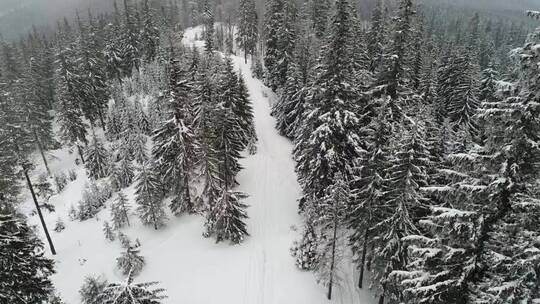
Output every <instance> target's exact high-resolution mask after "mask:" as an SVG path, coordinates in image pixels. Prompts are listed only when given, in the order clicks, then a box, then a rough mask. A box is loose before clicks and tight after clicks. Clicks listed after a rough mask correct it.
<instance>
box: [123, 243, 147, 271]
mask: <svg viewBox="0 0 540 304" xmlns="http://www.w3.org/2000/svg"><path fill="white" fill-rule="evenodd" d="M144 264H145V261H144V257H142V256H141V255H139V248H138V247H137V246H129V247H128V248H126V251H124V252H123V253H122V255H121V256H120V257H119V258H117V259H116V266H117V267H118V269H120V271H122V273H123V274H124V275H128V274H130V273H131V275H133V276H136V275H138V274H139V273H140V272H141V270H142V268H143V267H144Z"/></svg>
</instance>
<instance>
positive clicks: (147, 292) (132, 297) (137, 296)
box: [98, 274, 166, 304]
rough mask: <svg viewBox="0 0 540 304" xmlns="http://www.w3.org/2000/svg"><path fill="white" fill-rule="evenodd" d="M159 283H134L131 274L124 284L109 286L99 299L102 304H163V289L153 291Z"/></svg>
mask: <svg viewBox="0 0 540 304" xmlns="http://www.w3.org/2000/svg"><path fill="white" fill-rule="evenodd" d="M157 284H158V282H147V283H133V275H132V274H129V275H128V277H127V279H126V281H125V282H123V283H112V284H109V285H108V286H107V287H106V288H105V289H104V290H103V292H102V293H101V295H100V296H99V297H98V300H99V301H100V303H102V304H161V300H162V299H164V298H166V296H165V295H163V293H164V292H165V290H164V289H163V288H156V289H151V288H152V287H153V286H155V285H157Z"/></svg>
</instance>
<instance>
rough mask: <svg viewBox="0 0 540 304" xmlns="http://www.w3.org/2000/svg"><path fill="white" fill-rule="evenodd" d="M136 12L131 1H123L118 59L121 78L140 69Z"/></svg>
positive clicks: (139, 41)
mask: <svg viewBox="0 0 540 304" xmlns="http://www.w3.org/2000/svg"><path fill="white" fill-rule="evenodd" d="M138 17H139V16H138V12H137V11H136V10H135V8H134V6H133V3H132V1H131V0H124V23H123V24H122V25H123V26H122V30H121V32H120V33H119V34H120V36H117V37H116V38H117V39H118V37H119V39H120V41H121V42H120V43H121V47H120V58H121V63H122V66H121V69H122V73H123V76H124V77H126V76H130V75H131V73H132V71H133V69H136V70H137V71H138V70H139V68H140V58H141V40H140V30H139V27H138V25H137V21H138V20H137V18H138Z"/></svg>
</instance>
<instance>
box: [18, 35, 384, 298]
mask: <svg viewBox="0 0 540 304" xmlns="http://www.w3.org/2000/svg"><path fill="white" fill-rule="evenodd" d="M198 33H200V28H195V29H191V30H188V31H187V32H186V37H185V40H186V41H185V42H186V43H187V44H190V45H191V44H196V45H197V46H201V43H202V42H200V41H194V37H195V36H200V35H199V34H198ZM233 61H234V63H235V65H236V67H237V69H239V70H241V71H242V73H243V76H244V77H245V80H246V85H247V87H248V89H249V93H250V96H251V100H252V102H253V105H254V114H255V123H256V130H257V135H258V137H259V142H258V152H257V154H256V155H253V156H247V157H246V158H244V159H242V161H241V163H242V165H243V167H244V169H243V170H242V171H241V172H240V174H239V176H238V181H239V183H240V186H239V190H240V191H243V192H246V193H247V194H249V198H248V199H247V203H248V204H249V205H250V207H249V208H248V210H247V211H248V215H249V217H250V218H249V220H248V231H249V232H250V234H251V236H250V237H249V238H247V239H246V241H245V242H244V243H243V244H241V245H238V246H231V245H229V244H225V243H221V244H215V243H214V241H213V239H205V238H203V237H202V232H203V224H204V219H203V218H202V217H200V216H181V217H174V216H169V221H168V222H167V226H166V227H165V228H163V229H161V230H158V231H155V230H153V229H152V228H150V227H144V226H142V225H141V223H140V221H139V220H138V219H137V218H136V216H135V215H132V216H131V218H130V219H131V222H132V226H131V227H129V228H126V229H123V232H124V233H125V234H127V235H128V236H129V237H130V238H131V239H135V238H138V239H139V240H140V242H141V244H142V247H141V254H142V255H143V256H144V257H145V259H146V266H145V268H144V269H143V271H142V272H141V274H140V275H139V276H138V277H137V278H136V279H135V280H136V281H137V282H142V281H159V282H160V287H163V288H165V289H166V290H167V295H168V299H166V300H165V301H164V304H233V303H234V304H323V303H329V301H327V300H326V297H325V292H326V290H325V288H324V287H322V286H320V285H318V284H317V283H316V280H315V277H314V275H313V273H310V272H302V271H299V270H297V268H296V266H295V265H294V260H293V258H292V257H291V256H290V253H289V248H290V246H291V244H292V242H293V241H294V240H295V239H297V238H298V234H299V232H297V231H294V229H293V227H296V228H298V230H300V229H301V222H302V221H301V218H300V217H299V216H298V214H297V202H296V200H297V199H298V197H299V196H300V188H299V185H298V183H297V180H296V175H295V172H294V162H293V160H292V158H291V151H292V144H291V142H290V141H289V140H287V139H286V138H284V137H282V136H280V135H279V134H278V132H277V130H276V129H275V127H274V125H275V121H274V119H273V118H272V117H271V116H270V105H269V99H268V98H267V97H265V96H264V95H263V92H265V91H268V89H266V88H265V87H264V86H263V85H262V84H261V82H260V81H258V80H256V79H253V78H252V77H251V71H250V69H249V65H246V64H244V62H243V58H240V57H233ZM53 154H54V156H55V157H54V159H52V158H51V169H52V171H53V172H59V171H64V172H65V171H67V170H68V169H71V168H75V169H76V170H77V173H78V175H79V178H78V179H77V180H76V181H75V182H72V183H70V184H69V185H68V186H67V187H66V189H65V190H64V191H63V192H62V193H61V194H59V195H55V196H53V197H52V198H51V200H50V202H51V203H52V204H54V205H55V206H56V208H57V211H56V212H55V213H47V212H46V213H45V217H46V221H47V223H48V226H49V227H50V228H51V229H52V227H54V223H55V221H56V219H57V218H58V217H61V218H62V219H63V220H64V222H65V223H66V230H65V231H63V232H62V233H56V232H52V237H53V240H54V242H55V245H56V247H57V251H58V255H57V256H55V257H54V259H55V260H56V270H57V274H56V275H54V276H53V281H54V284H55V286H56V288H57V289H58V291H59V292H60V294H61V295H62V297H63V299H64V300H65V302H66V303H69V304H78V303H80V298H79V295H78V290H79V288H80V286H81V285H82V283H83V278H84V276H86V275H90V274H95V275H96V274H97V275H100V274H101V275H103V276H104V277H106V278H107V279H108V280H109V281H110V282H117V281H122V280H124V277H123V276H122V275H121V274H120V273H119V272H118V270H116V258H117V257H118V256H119V255H120V252H121V250H122V249H121V247H120V244H119V242H118V241H115V242H112V243H111V242H108V241H106V240H105V238H104V237H103V233H102V226H103V221H104V220H108V219H109V209H106V210H104V211H102V212H100V213H99V214H98V217H97V218H96V219H91V220H88V221H85V222H82V223H81V222H71V221H69V220H68V218H67V212H68V210H69V207H70V206H71V205H72V204H76V203H77V201H79V200H80V198H81V193H82V190H83V189H84V185H85V183H86V182H87V178H86V177H85V174H84V169H83V168H82V167H80V166H75V164H74V158H75V155H74V154H68V153H67V151H66V150H65V149H64V150H60V151H55V152H53ZM124 192H125V193H126V194H127V195H128V198H129V200H130V203H131V204H132V205H134V193H133V192H134V189H133V187H130V188H128V189H126V190H124ZM113 199H114V197H113ZM24 206H25V209H27V210H28V211H29V210H32V204H31V201H30V199H29V197H28V199H27V203H26V204H25V205H24ZM132 208H133V209H134V206H132ZM30 221H31V223H33V224H38V219H37V217H36V216H32V217H30ZM38 231H40V232H41V229H38ZM342 277H343V278H344V280H343V282H342V284H341V285H343V287H339V288H337V290H336V292H335V297H334V299H333V300H332V301H331V302H330V303H340V304H371V303H374V300H373V298H372V297H371V296H370V295H369V294H368V293H367V292H365V291H362V292H360V291H358V290H357V289H355V288H354V283H355V279H353V278H352V277H351V274H350V273H348V272H347V273H344V274H343V276H342Z"/></svg>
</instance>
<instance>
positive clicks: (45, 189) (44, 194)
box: [34, 174, 54, 201]
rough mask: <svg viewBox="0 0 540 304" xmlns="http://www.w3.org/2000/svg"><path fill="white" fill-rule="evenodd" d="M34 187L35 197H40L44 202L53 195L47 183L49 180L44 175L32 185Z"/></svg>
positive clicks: (49, 184)
mask: <svg viewBox="0 0 540 304" xmlns="http://www.w3.org/2000/svg"><path fill="white" fill-rule="evenodd" d="M34 187H35V188H36V194H37V196H39V197H41V198H42V199H44V200H45V201H49V199H50V198H51V196H52V195H53V193H54V192H53V190H52V187H51V183H50V182H49V179H48V177H47V175H45V174H42V175H40V176H39V177H38V181H37V182H36V183H35V184H34Z"/></svg>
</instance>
